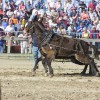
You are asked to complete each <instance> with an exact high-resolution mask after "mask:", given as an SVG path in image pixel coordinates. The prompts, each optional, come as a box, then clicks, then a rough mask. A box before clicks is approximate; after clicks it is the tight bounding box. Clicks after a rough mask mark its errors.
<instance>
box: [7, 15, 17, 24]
mask: <svg viewBox="0 0 100 100" xmlns="http://www.w3.org/2000/svg"><path fill="white" fill-rule="evenodd" d="M10 20H12V21H13V24H14V25H16V24H18V19H17V18H16V16H15V14H13V15H12V17H11V18H10V19H9V21H10Z"/></svg>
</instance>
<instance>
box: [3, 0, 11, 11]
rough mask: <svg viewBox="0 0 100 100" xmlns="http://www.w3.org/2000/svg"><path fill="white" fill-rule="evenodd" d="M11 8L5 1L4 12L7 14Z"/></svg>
mask: <svg viewBox="0 0 100 100" xmlns="http://www.w3.org/2000/svg"><path fill="white" fill-rule="evenodd" d="M9 8H10V5H9V3H8V1H5V4H4V10H5V11H6V12H7V11H8V10H9Z"/></svg>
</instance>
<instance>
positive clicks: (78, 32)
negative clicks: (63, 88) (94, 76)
mask: <svg viewBox="0 0 100 100" xmlns="http://www.w3.org/2000/svg"><path fill="white" fill-rule="evenodd" d="M30 11H32V14H31V15H29V13H30ZM34 14H38V15H39V16H42V17H45V18H46V22H45V27H46V28H47V29H51V28H52V29H53V31H54V33H56V34H59V35H63V34H64V35H69V36H72V37H75V38H100V0H90V2H89V3H88V4H86V3H85V2H84V0H63V4H62V2H61V0H46V1H45V2H43V1H42V0H38V2H37V3H36V2H35V3H34V0H32V2H30V1H29V0H27V1H26V4H25V3H24V2H23V1H21V2H20V3H19V4H16V3H15V2H14V1H13V0H11V1H10V2H8V1H6V2H5V4H4V5H3V4H2V2H0V19H1V20H0V28H3V29H4V31H5V34H4V35H5V36H7V37H11V36H17V37H25V36H27V34H24V33H23V32H22V31H23V30H24V27H25V24H26V22H27V21H29V20H30V19H31V18H32V17H33V16H34ZM0 34H2V33H1V32H0ZM1 44H2V43H1Z"/></svg>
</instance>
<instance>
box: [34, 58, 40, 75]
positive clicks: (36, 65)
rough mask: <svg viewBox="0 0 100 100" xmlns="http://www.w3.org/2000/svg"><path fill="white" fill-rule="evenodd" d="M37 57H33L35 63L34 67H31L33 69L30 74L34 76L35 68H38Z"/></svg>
mask: <svg viewBox="0 0 100 100" xmlns="http://www.w3.org/2000/svg"><path fill="white" fill-rule="evenodd" d="M39 61H40V60H39V59H35V61H34V62H35V64H34V67H33V71H32V76H34V75H35V74H36V69H37V68H38V63H39Z"/></svg>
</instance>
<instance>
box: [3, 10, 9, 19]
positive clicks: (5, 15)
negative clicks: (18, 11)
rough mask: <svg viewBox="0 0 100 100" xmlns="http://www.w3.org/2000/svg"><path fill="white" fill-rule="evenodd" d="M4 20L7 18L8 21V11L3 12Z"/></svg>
mask: <svg viewBox="0 0 100 100" xmlns="http://www.w3.org/2000/svg"><path fill="white" fill-rule="evenodd" d="M3 18H7V19H8V16H7V14H6V11H3Z"/></svg>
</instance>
